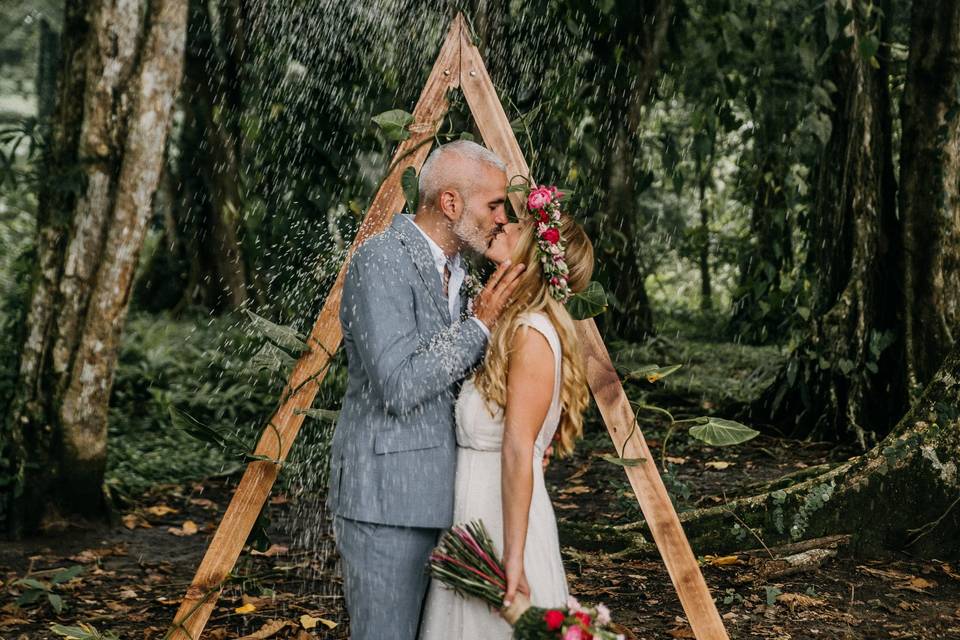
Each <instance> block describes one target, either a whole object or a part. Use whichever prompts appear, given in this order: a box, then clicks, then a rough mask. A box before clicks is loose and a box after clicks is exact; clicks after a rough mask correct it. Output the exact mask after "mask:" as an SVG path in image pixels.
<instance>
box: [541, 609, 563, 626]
mask: <svg viewBox="0 0 960 640" xmlns="http://www.w3.org/2000/svg"><path fill="white" fill-rule="evenodd" d="M564 619H565V616H564V615H563V611H558V610H556V609H550V611H547V612H546V613H545V614H543V621H544V622H546V623H547V629H548V630H549V631H556V630H557V629H559V628H560V627H561V626H563V621H564Z"/></svg>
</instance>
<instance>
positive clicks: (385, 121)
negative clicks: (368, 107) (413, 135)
mask: <svg viewBox="0 0 960 640" xmlns="http://www.w3.org/2000/svg"><path fill="white" fill-rule="evenodd" d="M371 120H373V121H374V122H375V123H376V124H377V126H378V127H380V130H381V131H383V135H384V136H385V137H386V138H387V140H395V141H400V140H406V139H407V138H409V137H410V131H409V130H408V129H407V127H408V126H409V125H410V124H411V123H412V122H413V115H412V114H410V113H407V112H406V111H404V110H403V109H391V110H390V111H384V112H383V113H381V114H378V115H375V116H373V118H371Z"/></svg>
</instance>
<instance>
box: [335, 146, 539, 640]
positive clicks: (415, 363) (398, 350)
mask: <svg viewBox="0 0 960 640" xmlns="http://www.w3.org/2000/svg"><path fill="white" fill-rule="evenodd" d="M419 191H420V197H419V207H418V209H417V212H416V216H415V217H410V216H405V215H396V216H394V219H393V222H392V224H391V226H390V228H389V229H387V230H386V231H384V232H383V233H382V234H380V235H377V236H374V237H372V238H370V239H369V240H367V241H366V242H365V243H364V244H363V245H362V246H361V247H360V248H359V249H357V251H356V253H355V254H354V256H353V259H352V260H351V262H350V267H349V269H348V271H347V276H346V281H345V283H344V286H343V301H342V302H341V304H340V323H341V325H342V327H343V344H344V348H345V349H346V353H347V362H348V369H347V372H348V373H347V376H348V378H347V392H346V395H345V396H344V400H343V409H342V410H341V412H340V419H339V421H338V423H337V427H336V431H335V433H334V436H333V443H332V448H331V453H330V494H329V497H328V504H329V507H330V509H331V511H332V512H333V514H334V520H333V528H334V535H335V538H336V544H337V550H338V551H339V552H340V557H341V566H342V569H343V581H344V585H343V587H344V594H345V597H346V603H347V610H348V612H349V614H350V627H351V637H352V638H355V639H358V640H372V639H374V638H376V639H383V638H397V639H401V640H412V639H413V638H414V637H415V636H416V633H417V626H418V623H419V619H420V611H421V608H422V605H423V599H424V595H425V593H426V588H427V584H428V575H427V572H426V567H427V561H428V558H429V555H430V551H431V550H432V549H433V547H434V545H435V544H436V542H437V539H438V536H439V533H440V532H441V531H442V530H443V529H445V528H447V527H449V526H451V525H452V518H453V490H454V473H455V463H456V455H457V454H456V433H455V427H454V411H453V405H454V401H455V399H456V395H455V394H456V391H457V388H458V383H459V382H460V381H461V380H462V379H463V378H464V377H466V376H467V374H468V373H469V372H470V371H471V370H472V369H473V367H474V366H475V365H476V364H477V363H478V362H479V361H480V358H481V357H482V355H483V353H484V350H485V347H486V344H487V340H488V338H489V336H490V330H491V329H492V328H493V325H494V324H495V323H496V321H497V318H499V316H500V314H501V312H502V311H503V308H504V305H505V304H506V303H507V300H508V299H509V297H510V295H511V293H512V292H513V290H514V289H515V288H516V285H517V284H518V281H517V277H518V276H519V275H520V273H521V272H522V270H523V265H516V266H514V267H512V268H511V267H510V266H509V262H508V263H507V264H505V265H501V266H500V267H499V268H498V269H497V271H496V272H495V273H494V274H493V275H492V276H491V277H490V280H489V281H488V282H487V285H486V286H485V287H484V289H483V290H482V291H481V293H480V294H479V295H478V296H477V298H476V300H475V301H474V304H473V314H472V315H470V316H468V317H466V318H465V319H463V321H461V314H462V313H463V310H464V308H465V306H466V305H465V303H466V295H461V293H460V288H461V285H462V284H463V280H464V275H465V273H464V269H463V265H462V262H461V258H460V253H461V251H463V250H464V249H467V248H469V249H471V250H473V251H475V252H477V253H483V252H484V251H485V250H486V249H487V247H488V246H489V244H490V241H491V240H492V239H493V238H494V237H495V236H496V235H497V233H499V231H500V230H501V228H502V226H503V225H504V224H506V223H507V216H506V211H505V198H506V191H507V175H506V167H505V166H504V164H503V161H502V160H500V159H499V158H498V157H497V156H496V155H495V154H493V153H492V152H491V151H489V150H488V149H486V148H485V147H482V146H480V145H478V144H476V143H473V142H469V141H465V140H460V141H457V142H451V143H449V144H445V145H443V146H440V147H438V148H436V149H435V150H434V151H433V152H432V153H431V154H430V156H429V157H428V158H427V160H426V162H424V164H423V168H422V169H421V171H420V182H419Z"/></svg>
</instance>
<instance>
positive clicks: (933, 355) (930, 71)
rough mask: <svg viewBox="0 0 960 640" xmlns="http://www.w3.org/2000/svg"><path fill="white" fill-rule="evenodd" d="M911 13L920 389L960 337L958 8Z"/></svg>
mask: <svg viewBox="0 0 960 640" xmlns="http://www.w3.org/2000/svg"><path fill="white" fill-rule="evenodd" d="M911 11H912V18H911V25H910V58H909V61H908V64H907V80H906V86H905V88H904V96H903V108H902V110H901V113H902V118H903V137H902V140H903V141H902V143H901V151H900V183H901V187H900V212H901V216H902V218H903V223H904V241H905V245H906V261H907V264H906V268H905V269H904V273H905V274H906V295H907V299H906V306H905V309H906V341H907V345H906V347H907V353H906V359H907V372H908V376H909V383H910V386H911V387H916V386H917V385H923V384H926V382H927V381H928V380H929V379H930V377H931V376H932V375H933V373H934V372H935V371H936V370H937V368H938V367H939V366H940V362H941V361H942V358H943V354H944V353H946V352H947V351H948V350H949V348H950V346H951V345H952V344H953V343H954V342H955V341H956V340H957V332H958V331H960V181H958V178H957V176H958V175H960V117H958V116H960V100H958V96H957V87H958V85H960V1H958V0H914V2H913V4H912V9H911Z"/></svg>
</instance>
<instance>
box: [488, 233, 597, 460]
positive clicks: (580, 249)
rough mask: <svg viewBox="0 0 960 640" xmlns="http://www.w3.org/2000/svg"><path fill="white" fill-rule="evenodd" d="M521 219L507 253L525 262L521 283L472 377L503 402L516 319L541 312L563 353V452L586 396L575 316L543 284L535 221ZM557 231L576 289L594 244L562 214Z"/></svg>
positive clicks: (576, 434)
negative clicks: (514, 243) (517, 236)
mask: <svg viewBox="0 0 960 640" xmlns="http://www.w3.org/2000/svg"><path fill="white" fill-rule="evenodd" d="M520 224H521V225H522V227H521V230H520V231H521V236H520V240H519V241H518V242H517V246H516V248H515V249H514V253H513V256H511V259H512V261H513V263H514V264H518V263H520V262H523V263H524V264H526V265H527V268H526V269H525V270H524V272H523V274H522V275H521V276H520V284H519V285H518V286H517V289H516V291H514V294H513V298H514V302H513V303H512V304H510V305H509V306H508V307H507V308H506V310H505V311H504V312H503V315H502V316H500V319H499V320H498V321H497V324H496V325H495V326H494V328H493V333H492V335H491V336H490V344H489V346H488V347H487V354H486V357H485V358H484V360H483V364H482V365H481V367H480V369H479V370H478V371H477V373H476V376H475V377H474V384H475V385H476V387H477V390H478V391H480V394H481V395H482V396H483V397H484V398H485V399H486V400H487V402H488V403H489V404H491V405H496V406H498V407H500V408H501V409H503V408H505V407H506V403H507V367H508V365H509V362H510V347H511V343H512V341H513V336H514V334H515V333H516V332H517V329H518V328H519V327H520V324H519V322H518V320H519V318H520V316H521V315H522V314H524V313H530V312H542V313H545V314H546V315H547V317H548V318H550V321H551V322H552V323H553V326H554V327H555V328H556V330H557V334H558V335H559V336H560V349H561V351H562V356H563V357H562V367H561V373H560V375H561V377H562V380H561V384H560V406H561V409H562V412H561V415H560V425H559V427H558V428H557V433H558V434H559V442H558V443H557V445H556V449H557V450H558V453H559V454H560V455H562V456H565V455H569V454H570V453H572V452H573V446H574V443H575V442H576V441H577V440H578V439H579V438H580V437H581V436H582V435H583V412H584V410H585V409H586V408H587V404H588V403H589V402H590V392H589V390H588V388H587V375H586V371H585V369H584V367H583V358H582V357H581V350H580V342H579V340H577V335H576V328H575V327H574V324H573V322H574V321H573V318H571V317H570V314H569V313H568V312H567V309H566V307H564V305H563V303H561V302H559V301H557V299H556V298H554V297H553V296H552V295H550V292H549V290H548V288H547V281H546V279H545V278H544V276H543V269H542V268H541V265H540V253H539V250H538V248H537V242H536V237H535V234H536V229H535V227H534V223H533V221H532V220H531V219H529V218H526V219H523V220H521V221H520ZM560 237H561V238H562V239H563V242H564V244H565V245H566V262H567V266H568V268H569V270H570V275H569V285H570V288H571V290H572V291H573V292H574V293H578V292H580V291H582V290H583V289H585V288H586V286H587V285H588V284H589V283H590V278H591V276H592V275H593V244H592V243H591V242H590V238H589V237H588V236H587V234H586V233H585V232H584V230H583V228H582V227H581V226H580V225H579V224H577V223H576V222H575V221H574V220H573V219H572V218H571V217H570V216H568V215H566V214H563V215H562V217H561V218H560Z"/></svg>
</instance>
